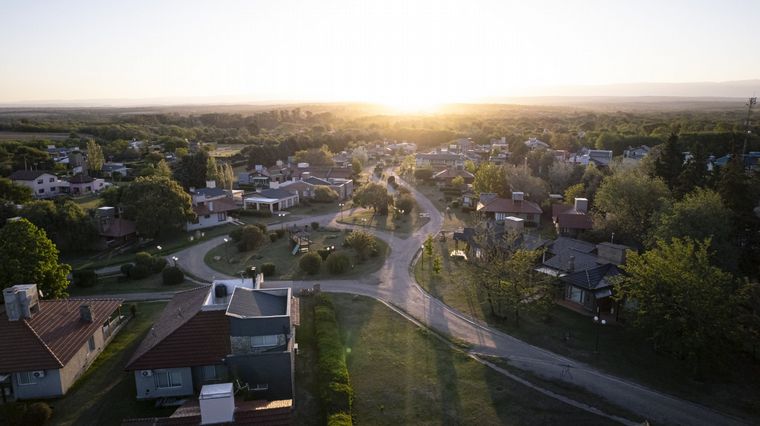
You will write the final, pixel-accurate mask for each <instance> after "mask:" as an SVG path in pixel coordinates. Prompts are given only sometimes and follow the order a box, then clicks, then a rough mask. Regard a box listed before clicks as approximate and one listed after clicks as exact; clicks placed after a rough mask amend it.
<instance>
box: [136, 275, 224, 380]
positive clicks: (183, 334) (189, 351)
mask: <svg viewBox="0 0 760 426" xmlns="http://www.w3.org/2000/svg"><path fill="white" fill-rule="evenodd" d="M209 288H210V287H198V288H196V289H193V290H187V291H183V292H180V293H177V294H175V295H174V297H173V298H172V300H171V301H170V302H169V304H168V305H166V308H164V311H163V312H162V313H161V317H160V318H159V319H158V320H157V321H156V323H155V324H154V325H153V328H151V330H150V332H148V335H147V336H146V337H145V339H143V341H142V342H141V343H140V346H139V347H138V348H137V351H135V354H134V355H132V359H130V360H129V362H128V363H127V366H126V369H127V370H147V369H153V368H172V367H191V366H196V365H210V364H218V363H220V362H221V361H222V359H223V358H224V357H225V356H227V355H228V354H229V353H230V338H229V336H230V333H229V322H228V320H227V318H226V317H225V315H224V311H223V310H213V311H203V310H201V307H202V306H203V301H204V300H205V299H206V296H207V295H208V292H209Z"/></svg>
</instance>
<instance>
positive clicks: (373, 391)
mask: <svg viewBox="0 0 760 426" xmlns="http://www.w3.org/2000/svg"><path fill="white" fill-rule="evenodd" d="M331 297H332V298H333V302H334V305H335V310H336V314H337V318H338V323H339V326H340V332H341V336H342V338H343V342H344V345H345V347H346V357H347V362H348V369H349V374H350V381H351V384H352V386H353V388H354V393H355V398H354V405H353V414H354V419H355V421H356V423H357V424H415V425H417V424H431V425H432V424H484V425H486V424H519V425H539V424H541V425H543V424H584V425H602V424H610V421H608V420H607V419H605V418H602V417H598V416H596V415H593V414H589V413H587V412H585V411H581V410H579V409H576V408H574V407H571V406H569V405H566V404H564V403H562V402H559V401H556V400H554V399H551V398H548V397H546V396H544V395H542V394H539V393H538V392H536V391H534V390H532V389H529V388H527V387H525V386H523V385H521V384H518V383H516V382H514V381H512V380H510V379H508V378H506V377H504V376H502V375H500V374H498V373H496V372H495V371H492V370H491V369H489V368H488V367H486V366H483V365H482V364H480V363H478V362H477V361H475V360H473V359H472V358H470V357H469V356H467V355H465V354H463V353H462V352H459V351H457V350H455V349H453V348H451V347H450V346H449V345H447V344H446V343H444V342H442V341H441V340H439V339H438V338H437V337H435V336H434V335H433V334H431V333H430V332H427V331H425V330H423V329H420V328H418V327H416V326H415V325H413V324H412V323H410V322H408V321H407V320H405V319H404V318H402V317H400V316H399V315H398V314H397V313H395V312H393V311H391V310H390V309H388V308H387V307H386V306H384V305H382V304H381V303H380V302H377V301H375V300H372V299H369V298H366V297H359V296H350V295H332V296H331ZM310 306H311V300H310V299H307V298H304V299H302V302H301V318H302V326H301V328H300V329H299V335H300V336H299V349H300V350H302V351H303V352H305V353H306V354H311V353H312V352H314V351H316V348H314V346H313V343H312V342H313V337H312V336H311V335H312V334H313V329H311V328H310V322H309V319H308V317H309V316H311V315H312V313H311V311H310ZM301 342H303V345H302V343H301ZM309 356H310V355H309ZM315 366H316V364H315V363H311V364H309V365H308V366H307V367H310V368H312V369H313V368H315ZM306 373H309V372H308V371H307V372H306ZM301 374H305V373H304V372H303V371H302V372H301ZM309 374H311V375H315V373H313V372H311V373H309ZM299 377H302V376H301V375H299ZM299 409H300V408H299ZM297 418H299V417H297Z"/></svg>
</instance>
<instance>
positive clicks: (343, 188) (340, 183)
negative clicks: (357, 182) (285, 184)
mask: <svg viewBox="0 0 760 426" xmlns="http://www.w3.org/2000/svg"><path fill="white" fill-rule="evenodd" d="M303 182H306V183H308V184H310V185H313V186H314V187H317V186H327V187H330V188H331V189H333V190H334V191H335V192H337V193H338V197H339V198H340V199H341V200H346V199H348V198H351V194H353V192H354V181H353V180H351V179H339V178H330V179H320V178H318V177H315V176H310V177H308V178H306V179H304V180H303Z"/></svg>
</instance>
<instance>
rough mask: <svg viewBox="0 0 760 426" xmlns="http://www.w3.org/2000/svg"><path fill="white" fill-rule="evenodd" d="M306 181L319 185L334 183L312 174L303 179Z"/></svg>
mask: <svg viewBox="0 0 760 426" xmlns="http://www.w3.org/2000/svg"><path fill="white" fill-rule="evenodd" d="M303 181H304V182H306V183H308V184H311V185H318V186H330V185H332V184H331V183H330V182H328V181H326V180H325V179H321V178H318V177H316V176H310V177H308V178H306V179H304V180H303Z"/></svg>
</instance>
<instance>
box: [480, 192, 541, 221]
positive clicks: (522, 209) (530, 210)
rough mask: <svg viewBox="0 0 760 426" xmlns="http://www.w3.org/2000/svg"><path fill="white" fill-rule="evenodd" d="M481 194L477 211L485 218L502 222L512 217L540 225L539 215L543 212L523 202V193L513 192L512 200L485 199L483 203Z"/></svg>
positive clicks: (536, 205)
mask: <svg viewBox="0 0 760 426" xmlns="http://www.w3.org/2000/svg"><path fill="white" fill-rule="evenodd" d="M482 195H483V194H481V201H479V202H478V205H477V211H478V212H479V213H482V214H484V215H485V216H486V217H488V218H491V219H493V220H496V221H503V220H504V219H505V218H506V217H507V216H514V217H518V218H521V219H524V220H525V221H526V222H528V223H530V224H533V225H540V224H541V214H542V213H543V210H541V207H540V206H539V205H538V204H536V203H534V202H532V201H528V200H525V194H524V193H523V192H513V193H512V198H510V199H508V198H501V197H494V198H490V197H487V198H486V201H485V202H483V197H482Z"/></svg>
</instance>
